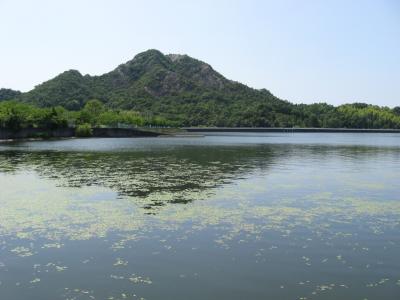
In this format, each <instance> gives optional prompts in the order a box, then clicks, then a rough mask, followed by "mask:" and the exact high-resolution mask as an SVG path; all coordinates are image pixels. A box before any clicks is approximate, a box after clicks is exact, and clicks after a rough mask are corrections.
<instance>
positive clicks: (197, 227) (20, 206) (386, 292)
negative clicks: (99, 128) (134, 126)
mask: <svg viewBox="0 0 400 300" xmlns="http://www.w3.org/2000/svg"><path fill="white" fill-rule="evenodd" d="M101 142H102V143H103V145H102V147H103V148H102V149H103V150H104V149H107V145H106V144H107V143H110V144H109V147H110V149H113V150H111V151H88V149H85V151H79V149H74V151H72V150H71V149H70V150H69V151H64V149H63V148H60V149H59V150H58V151H55V150H54V149H53V150H51V151H50V150H49V149H39V150H36V151H34V150H33V149H29V150H27V149H26V148H24V147H22V148H21V149H10V147H8V148H6V149H5V150H4V151H0V188H1V195H0V205H1V208H2V209H1V210H0V237H1V239H0V241H1V242H0V243H1V250H2V257H1V259H0V282H3V284H2V285H0V293H1V294H2V295H5V296H6V298H7V297H8V298H9V299H12V295H18V297H17V298H18V299H24V298H26V297H28V295H30V296H32V295H34V296H35V297H36V298H38V299H39V298H40V299H57V298H62V299H136V298H140V297H145V298H147V299H163V298H174V299H187V298H192V299H205V298H208V299H209V298H212V297H214V295H216V294H219V295H221V297H220V298H227V299H228V298H229V299H244V298H252V299H264V298H272V299H334V298H336V299H337V298H340V299H358V298H359V299H363V298H367V297H371V296H372V298H373V297H375V296H377V295H379V296H381V297H382V295H383V298H385V299H397V296H398V295H399V287H398V286H399V285H398V280H400V274H399V273H398V270H399V268H400V265H399V260H398V253H399V251H400V240H399V232H400V229H399V227H400V225H399V220H400V201H399V199H398V190H399V189H400V182H399V181H398V176H399V174H400V154H399V147H395V146H393V145H390V146H386V147H372V146H368V145H364V146H363V145H356V146H353V145H342V146H339V145H330V146H329V145H315V144H312V145H310V144H265V143H261V144H257V143H252V144H237V143H232V142H230V143H231V144H229V145H227V144H222V145H218V146H215V145H213V146H212V147H210V146H207V145H199V144H198V142H196V143H197V144H196V145H191V144H190V143H184V144H182V145H179V143H178V144H176V143H175V144H174V146H173V147H152V146H149V147H147V148H146V147H139V148H135V149H131V150H127V149H124V150H123V151H121V150H118V147H117V149H116V148H115V147H116V146H115V145H114V144H113V143H114V142H115V141H113V142H112V143H111V142H110V141H107V140H102V141H101ZM74 143H76V141H74ZM141 143H142V144H143V143H145V142H141ZM50 144H51V142H50ZM143 145H144V144H143ZM40 147H43V144H41V146H40ZM49 147H53V145H50V146H49ZM85 147H86V146H85ZM45 148H46V147H45ZM181 204H185V205H181ZM20 270H24V272H21V271H20ZM80 274H85V277H84V278H85V279H84V280H83V281H82V280H78V278H79V277H80V276H78V275H80ZM81 278H82V277H81ZM216 282H218V285H216V284H215V283H216ZM265 283H268V284H265ZM171 286H179V287H180V288H179V290H178V291H173V290H171V288H170V287H171ZM202 286H203V287H204V286H206V287H207V289H203V288H201V287H202ZM235 287H240V288H239V289H238V290H237V291H236V292H235V293H233V294H230V293H229V292H227V291H229V290H231V289H235ZM10 297H11V298H10ZM372 298H371V299H372ZM15 299H16V298H15Z"/></svg>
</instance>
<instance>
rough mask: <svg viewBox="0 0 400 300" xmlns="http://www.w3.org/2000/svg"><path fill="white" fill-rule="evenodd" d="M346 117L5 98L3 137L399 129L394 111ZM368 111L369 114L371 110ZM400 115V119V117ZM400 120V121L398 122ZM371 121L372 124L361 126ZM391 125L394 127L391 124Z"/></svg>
mask: <svg viewBox="0 0 400 300" xmlns="http://www.w3.org/2000/svg"><path fill="white" fill-rule="evenodd" d="M352 109H353V111H352V113H351V114H349V115H347V116H346V115H345V116H342V122H340V123H339V124H340V125H341V124H343V123H346V122H347V123H348V124H356V125H358V126H354V127H323V126H310V127H299V126H293V127H273V126H266V127H255V126H254V127H253V126H246V127H244V126H241V127H239V126H238V127H225V126H221V127H217V126H187V127H185V126H184V125H185V124H180V123H177V122H176V121H170V120H167V119H166V118H164V117H162V116H154V115H150V114H142V113H140V112H137V111H133V110H112V109H109V108H107V107H106V106H105V105H104V103H102V102H101V101H99V100H89V101H87V102H86V104H85V106H84V107H83V108H82V109H81V110H78V111H71V110H67V109H65V108H63V107H61V106H58V107H52V108H39V107H36V106H34V105H31V104H26V103H20V102H17V101H3V102H0V140H3V141H4V140H18V139H32V138H33V139H48V138H68V137H155V136H160V135H164V136H165V135H176V134H178V135H181V133H182V132H186V133H188V134H189V136H190V135H193V134H194V133H198V132H208V133H212V132H352V133H354V132H370V133H373V132H375V133H400V116H396V113H395V112H389V111H388V110H390V109H384V108H378V107H375V106H362V107H356V106H354V105H352ZM366 111H367V112H368V113H366ZM397 119H398V120H397ZM397 122H398V123H397ZM363 124H367V126H362V125H363ZM388 125H392V126H388Z"/></svg>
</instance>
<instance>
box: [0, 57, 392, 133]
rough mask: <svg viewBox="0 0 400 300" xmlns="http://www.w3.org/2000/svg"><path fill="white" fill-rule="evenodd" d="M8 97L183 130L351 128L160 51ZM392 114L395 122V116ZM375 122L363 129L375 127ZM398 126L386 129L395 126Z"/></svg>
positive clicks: (326, 112) (320, 110) (333, 111)
mask: <svg viewBox="0 0 400 300" xmlns="http://www.w3.org/2000/svg"><path fill="white" fill-rule="evenodd" d="M0 91H1V90H0ZM7 91H10V90H7ZM13 92H14V94H13ZM4 94H6V95H5V96H1V93H0V100H6V99H7V98H9V99H11V98H14V99H16V100H18V101H23V102H26V103H31V104H34V105H37V106H40V107H52V106H63V107H65V108H67V109H69V110H79V109H81V108H82V107H83V106H84V105H85V103H86V102H87V101H88V100H90V99H99V100H100V101H102V102H103V103H104V104H105V105H106V106H108V107H109V108H112V109H132V110H136V111H139V112H141V113H143V114H156V115H161V116H163V117H165V118H167V119H169V120H173V121H176V122H177V123H179V124H182V125H196V126H198V125H207V126H314V127H341V126H352V125H351V124H350V123H349V122H347V120H346V118H342V117H341V114H343V113H339V112H338V108H335V107H333V106H331V105H327V104H315V105H311V106H309V105H294V104H291V103H289V102H287V101H283V100H281V99H279V98H277V97H275V96H274V95H272V94H271V93H270V92H269V91H267V90H265V89H263V90H256V89H253V88H250V87H247V86H246V85H243V84H241V83H238V82H235V81H232V80H228V79H226V78H225V77H224V76H222V75H221V74H219V73H218V72H216V71H215V70H214V69H213V68H212V67H211V66H210V65H208V64H206V63H204V62H202V61H199V60H197V59H194V58H191V57H189V56H187V55H177V54H169V55H164V54H163V53H161V52H160V51H158V50H148V51H146V52H143V53H140V54H138V55H136V56H135V57H134V58H133V59H132V60H130V61H128V62H126V63H125V64H122V65H120V66H118V67H117V68H116V69H115V70H113V71H111V72H109V73H106V74H103V75H101V76H90V75H85V76H83V75H81V74H80V73H79V71H76V70H69V71H66V72H64V73H62V74H60V75H58V76H57V77H55V78H53V79H51V80H48V81H46V82H44V83H42V84H40V85H38V86H36V87H35V88H34V89H33V90H31V91H29V92H27V93H22V94H19V93H18V92H15V91H12V92H8V94H7V93H6V92H5V93H4ZM357 109H358V108H357ZM362 109H364V108H362ZM374 109H377V108H376V107H375V108H374ZM387 113H389V114H390V118H392V117H395V114H394V113H393V112H392V111H390V112H388V111H387ZM356 121H357V120H356ZM367 121H368V120H367ZM367 121H363V122H364V123H365V124H367V123H368V122H367ZM346 122H347V123H346ZM366 122H367V123H366ZM371 122H372V123H371ZM374 122H375V121H374V120H373V121H370V123H371V124H369V123H368V124H367V125H365V124H364V123H363V125H362V126H375V125H374ZM393 122H394V121H393ZM393 122H392V121H390V122H388V124H389V125H387V126H394V125H393V124H394V123H393ZM399 122H400V120H399ZM353 123H354V122H353ZM392 123H393V124H392ZM399 124H400V123H399ZM360 126H361V125H360ZM376 126H383V125H382V124H381V123H379V124H378V123H377V125H376ZM385 126H386V125H385Z"/></svg>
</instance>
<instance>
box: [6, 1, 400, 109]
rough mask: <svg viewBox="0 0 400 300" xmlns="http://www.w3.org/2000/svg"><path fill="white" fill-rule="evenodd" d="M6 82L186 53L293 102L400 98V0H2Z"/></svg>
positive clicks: (19, 85)
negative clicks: (152, 52) (147, 54)
mask: <svg viewBox="0 0 400 300" xmlns="http://www.w3.org/2000/svg"><path fill="white" fill-rule="evenodd" d="M0 16H1V17H0V38H1V47H0V87H8V88H13V89H20V90H22V91H27V90H29V89H31V88H33V87H34V86H35V85H37V84H39V83H41V82H43V81H44V80H47V79H50V78H52V77H54V76H55V75H57V74H59V73H60V72H62V71H65V70H68V69H77V70H79V71H80V72H81V73H83V74H87V73H89V74H92V75H94V74H102V73H105V72H108V71H110V70H112V69H113V68H115V67H116V66H117V65H118V64H120V63H123V62H125V61H127V60H129V59H131V58H132V57H133V56H134V55H135V54H137V53H139V52H141V51H144V50H147V49H150V48H155V49H159V50H161V51H162V52H164V53H184V54H188V55H190V56H193V57H195V58H198V59H201V60H203V61H206V62H208V63H209V64H211V65H212V66H213V67H214V69H216V70H217V71H219V72H220V73H222V74H223V75H225V76H226V77H227V78H229V79H233V80H236V81H240V82H243V83H245V84H247V85H249V86H251V87H255V88H267V89H269V90H270V91H271V92H272V93H273V94H275V95H276V96H278V97H280V98H283V99H287V100H289V101H292V102H304V103H311V102H321V101H325V102H328V103H332V104H340V103H345V102H354V101H362V102H368V103H373V104H379V105H387V106H396V105H400V0H376V1H368V0H363V1H356V0H352V1H348V0H347V1H340V0H336V1H329V0H325V1H323V0H321V1H306V0H304V1H300V0H299V1H295V0H293V1H262V0H259V1H256V0H243V1H239V0H238V1H235V0H220V1H218V0H213V1H211V0H210V1H209V0H207V1H200V0H198V1H190V0H186V1H184V0H181V1H178V0H168V1H161V0H159V1H151V0H146V1H144V0H142V1H136V0H130V1H129V0H125V1H124V0H109V1H104V0H57V1H54V0H47V1H46V0H35V1H33V0H26V1H22V0H0Z"/></svg>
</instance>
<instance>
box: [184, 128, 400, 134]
mask: <svg viewBox="0 0 400 300" xmlns="http://www.w3.org/2000/svg"><path fill="white" fill-rule="evenodd" d="M181 129H182V130H185V131H187V132H287V133H295V132H310V133H311V132H316V133H318V132H324V133H400V129H358V128H285V127H183V128H181Z"/></svg>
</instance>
